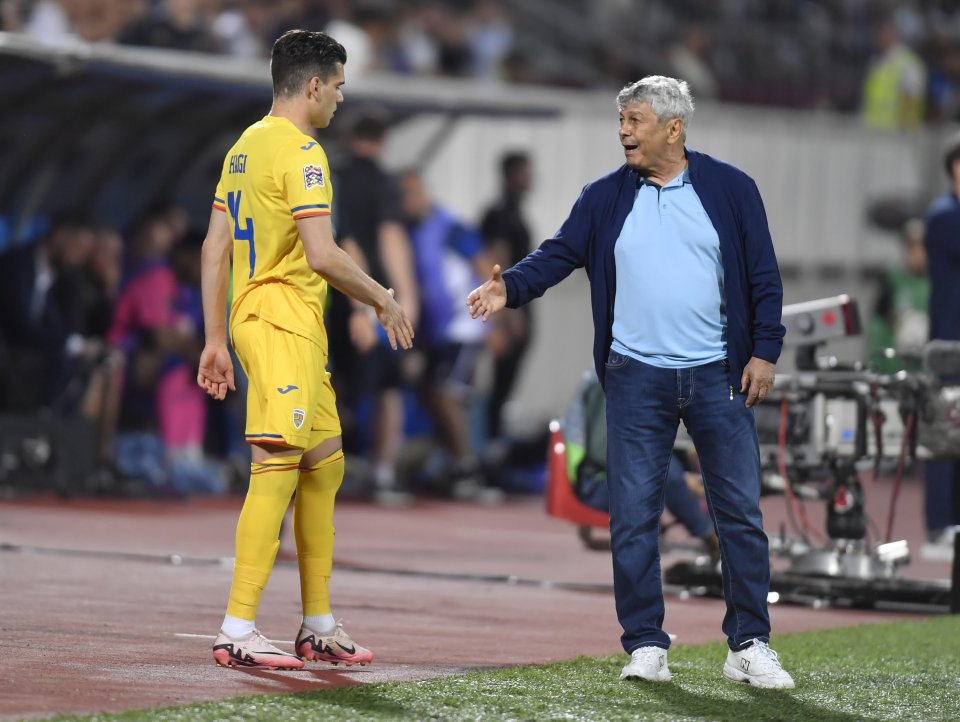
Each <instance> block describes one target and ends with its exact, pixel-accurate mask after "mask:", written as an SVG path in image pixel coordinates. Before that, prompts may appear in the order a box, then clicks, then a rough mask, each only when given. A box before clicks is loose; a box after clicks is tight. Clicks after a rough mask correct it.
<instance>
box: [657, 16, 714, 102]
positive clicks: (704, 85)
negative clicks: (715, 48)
mask: <svg viewBox="0 0 960 722" xmlns="http://www.w3.org/2000/svg"><path fill="white" fill-rule="evenodd" d="M667 62H668V63H669V64H670V69H671V71H672V72H673V74H674V75H676V76H677V77H678V78H686V80H687V82H688V83H689V84H690V90H691V91H692V92H693V93H694V95H696V97H697V98H700V99H703V98H707V99H711V98H716V97H717V95H718V93H719V83H718V82H717V79H716V76H715V75H714V73H713V68H712V65H711V62H710V35H709V34H708V33H707V29H706V28H705V27H704V26H703V25H701V24H700V23H689V24H687V25H685V26H684V27H683V28H682V29H681V31H680V39H679V40H678V41H677V42H675V43H673V44H672V45H671V46H670V47H669V48H668V49H667Z"/></svg>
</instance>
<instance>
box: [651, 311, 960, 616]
mask: <svg viewBox="0 0 960 722" xmlns="http://www.w3.org/2000/svg"><path fill="white" fill-rule="evenodd" d="M782 319H783V324H784V326H785V327H786V336H785V338H784V345H785V346H786V347H793V348H795V350H796V364H795V365H796V370H795V371H794V372H791V373H783V374H777V377H776V381H775V384H774V388H773V390H772V391H771V393H770V394H769V395H768V396H767V398H766V399H765V400H764V401H763V402H762V403H760V404H758V405H757V406H756V407H755V409H756V418H757V429H758V437H759V442H760V453H761V461H762V465H763V469H764V483H765V488H766V489H767V490H768V491H782V493H783V494H784V495H785V496H786V497H787V503H788V511H789V512H790V514H789V516H790V519H791V521H792V523H793V525H794V527H795V531H797V532H798V533H799V537H800V538H799V539H788V538H787V537H786V535H784V534H782V535H781V536H780V538H779V539H771V549H772V552H773V553H774V554H777V555H780V556H783V557H786V558H787V559H788V560H789V567H788V569H787V570H786V571H784V572H779V573H778V572H774V573H773V575H772V577H771V589H772V590H777V591H778V592H779V593H780V595H781V596H783V595H784V594H787V595H793V596H795V597H807V598H811V599H830V600H837V599H845V600H848V601H851V602H853V603H855V604H867V605H870V604H873V603H876V602H877V601H891V602H915V603H934V604H947V603H948V601H947V600H948V597H949V594H950V586H949V582H947V581H946V580H944V581H943V582H942V583H939V582H923V581H918V580H907V579H902V578H900V577H899V574H898V568H899V567H900V566H902V565H904V564H907V563H908V562H909V559H910V550H909V548H908V545H907V542H906V540H903V539H900V540H895V539H893V538H892V527H893V518H894V511H895V504H896V495H897V493H898V492H899V488H900V484H901V483H902V479H903V474H904V470H905V467H906V465H907V463H908V462H909V461H912V460H914V459H931V458H960V342H931V343H928V344H927V345H926V346H925V347H924V349H923V351H922V354H920V355H919V357H918V358H916V359H915V360H916V361H918V362H919V361H922V365H920V364H919V363H918V364H916V365H917V367H918V368H919V370H916V371H910V372H908V371H906V370H903V371H899V372H897V373H895V374H881V373H877V372H875V371H872V370H871V369H869V368H867V367H864V366H863V365H862V364H860V363H854V364H844V363H841V362H838V361H837V360H836V359H835V358H832V357H819V356H818V355H817V352H818V351H819V350H820V348H821V347H822V346H823V345H824V344H825V343H826V342H827V341H829V340H831V339H837V338H845V337H851V336H856V335H858V334H859V333H860V330H861V326H860V317H859V311H858V307H857V304H856V301H855V300H854V299H852V298H851V297H849V296H847V295H839V296H834V297H830V298H824V299H820V300H815V301H809V302H805V303H797V304H793V305H788V306H784V309H783V316H782ZM889 353H890V354H892V353H893V352H892V351H891V352H889ZM871 468H872V469H873V472H874V474H875V475H879V473H880V471H881V470H890V469H894V470H895V480H894V487H893V495H892V499H891V505H890V514H889V517H888V520H887V525H886V529H885V532H884V533H883V535H882V536H881V535H879V534H878V533H875V532H874V533H871V532H872V530H871V528H870V526H869V525H868V522H867V517H866V515H865V513H864V488H863V485H862V484H861V483H860V477H861V474H862V473H864V472H869V471H870V469H871ZM800 499H818V500H822V501H823V502H824V503H825V504H826V511H827V518H826V542H825V543H823V544H822V545H821V546H820V547H819V548H815V547H814V546H813V544H812V543H811V542H810V536H815V535H818V532H816V531H815V530H813V529H812V528H811V527H810V525H809V523H808V522H807V520H806V515H805V513H804V511H803V505H802V504H801V503H800ZM808 532H809V534H808ZM871 537H874V538H871ZM876 537H879V538H876ZM666 579H667V581H669V582H671V583H674V584H680V585H683V586H686V587H688V588H689V587H691V586H697V585H699V587H700V588H701V589H706V588H710V589H712V588H714V583H718V582H719V575H717V574H716V571H715V570H712V573H711V570H708V569H704V568H702V565H700V568H698V565H696V564H680V565H676V566H675V567H673V568H671V569H670V570H668V574H667V575H666Z"/></svg>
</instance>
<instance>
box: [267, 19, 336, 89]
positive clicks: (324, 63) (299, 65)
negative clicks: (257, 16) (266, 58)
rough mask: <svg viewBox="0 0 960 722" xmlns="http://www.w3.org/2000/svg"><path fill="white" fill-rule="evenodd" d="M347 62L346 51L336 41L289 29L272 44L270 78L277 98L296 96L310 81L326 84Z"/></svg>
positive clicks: (312, 33) (309, 31)
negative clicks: (318, 80)
mask: <svg viewBox="0 0 960 722" xmlns="http://www.w3.org/2000/svg"><path fill="white" fill-rule="evenodd" d="M346 62H347V51H346V50H344V48H343V46H342V45H341V44H340V43H338V42H337V41H336V40H334V39H333V38H331V37H330V36H329V35H327V34H326V33H323V32H319V31H314V30H288V31H287V32H285V33H284V34H283V35H281V36H280V37H279V38H277V40H276V42H275V43H274V44H273V52H272V53H271V54H270V75H271V76H272V77H273V95H274V97H287V98H289V97H290V96H293V95H296V94H297V93H299V92H300V91H301V90H302V89H303V86H304V84H305V83H306V82H307V81H308V80H310V78H313V77H318V78H320V79H321V80H323V81H326V80H327V79H328V78H329V77H330V76H331V75H333V74H334V73H335V72H336V70H337V63H340V64H341V65H344V64H346Z"/></svg>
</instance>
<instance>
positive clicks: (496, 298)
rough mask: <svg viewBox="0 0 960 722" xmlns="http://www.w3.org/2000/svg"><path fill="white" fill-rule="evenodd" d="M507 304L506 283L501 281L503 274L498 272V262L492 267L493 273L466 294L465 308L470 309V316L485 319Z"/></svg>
mask: <svg viewBox="0 0 960 722" xmlns="http://www.w3.org/2000/svg"><path fill="white" fill-rule="evenodd" d="M506 305H507V285H506V284H505V283H504V282H503V276H502V275H501V273H500V264H497V265H495V266H494V267H493V273H492V274H490V279H489V280H488V281H487V282H486V283H484V284H483V285H482V286H479V287H477V288H475V289H473V290H472V291H471V292H470V295H469V296H467V308H468V309H470V316H471V317H472V318H477V316H479V317H480V318H481V319H483V320H484V321H486V320H487V319H488V318H490V316H491V315H492V314H494V313H496V312H497V311H499V310H500V309H501V308H503V307H504V306H506Z"/></svg>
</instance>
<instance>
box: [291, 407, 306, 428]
mask: <svg viewBox="0 0 960 722" xmlns="http://www.w3.org/2000/svg"><path fill="white" fill-rule="evenodd" d="M305 418H307V412H306V411H304V410H303V409H294V410H293V427H294V428H295V429H299V428H300V427H301V426H303V420H304V419H305Z"/></svg>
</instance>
